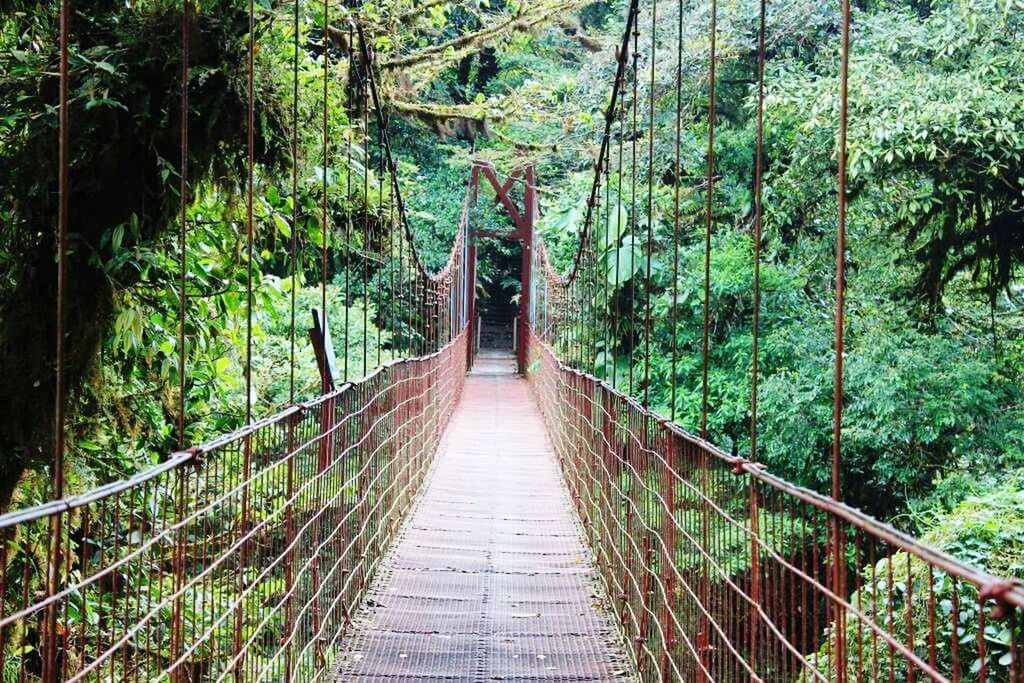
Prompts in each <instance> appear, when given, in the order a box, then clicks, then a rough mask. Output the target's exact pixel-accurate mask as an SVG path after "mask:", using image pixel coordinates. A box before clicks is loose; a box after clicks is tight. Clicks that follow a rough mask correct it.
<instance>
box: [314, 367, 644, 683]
mask: <svg viewBox="0 0 1024 683" xmlns="http://www.w3.org/2000/svg"><path fill="white" fill-rule="evenodd" d="M496 367H501V364H500V363H490V364H489V365H488V366H487V368H486V369H485V371H484V372H481V373H473V374H471V375H470V377H469V379H468V381H467V383H466V388H465V394H464V396H463V398H462V403H461V405H460V406H459V408H458V410H457V411H456V414H455V416H454V419H453V420H452V423H451V426H450V427H449V432H448V434H447V435H446V438H445V440H444V442H443V443H442V446H441V450H440V452H439V453H438V455H437V460H436V461H435V463H434V465H433V468H432V471H431V474H430V478H429V480H428V481H427V483H426V486H425V487H424V489H423V492H422V494H421V497H420V499H419V500H418V501H417V503H416V506H415V508H414V509H413V510H412V512H411V516H410V518H409V520H408V522H407V523H406V524H405V526H404V527H403V529H402V530H401V532H400V534H399V535H398V537H397V539H396V542H395V545H394V546H393V548H392V550H391V552H390V553H389V554H388V556H387V557H386V558H385V559H384V562H383V563H382V565H381V568H380V570H379V571H378V573H377V576H376V578H375V579H374V582H373V584H372V586H371V587H370V591H369V593H368V597H367V600H366V601H365V603H364V604H363V606H362V607H361V608H360V610H359V611H358V612H357V614H356V615H355V616H354V617H353V622H352V630H351V632H350V633H349V635H348V637H347V638H346V641H345V646H344V649H343V651H342V652H341V653H340V656H339V666H338V669H337V670H336V672H335V676H334V680H336V681H356V680H358V681H399V680H401V681H417V680H422V681H431V680H459V681H492V680H493V681H501V680H504V681H512V680H523V681H529V680H550V681H616V680H621V681H625V680H633V678H632V675H631V674H630V671H629V665H628V663H627V662H628V659H627V657H626V655H625V653H624V652H623V650H622V643H621V642H620V640H619V637H618V635H617V632H616V629H615V626H614V624H613V622H612V620H611V616H610V614H611V613H610V611H609V610H608V605H607V600H606V598H605V596H604V595H603V593H602V590H601V588H600V586H599V584H598V578H597V576H596V573H595V571H594V569H593V566H592V564H591V558H590V555H589V553H588V552H587V550H586V547H585V546H584V543H583V540H582V538H581V535H580V528H579V525H578V522H577V520H576V517H575V514H574V512H573V510H572V507H571V504H570V501H569V499H568V495H567V493H566V491H565V488H564V486H563V484H562V480H561V475H560V473H559V470H558V463H557V462H556V461H555V456H554V454H553V452H552V450H551V446H550V444H549V443H548V441H547V438H546V435H545V431H544V426H543V424H542V422H541V419H540V415H539V413H538V412H537V408H536V406H535V404H534V402H533V398H532V396H531V394H530V391H529V388H528V386H527V384H526V382H525V381H523V380H522V379H520V378H518V377H515V376H513V375H510V374H503V373H501V372H498V371H497V369H496ZM504 367H507V364H505V366H504Z"/></svg>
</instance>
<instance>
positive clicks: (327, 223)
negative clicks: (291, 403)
mask: <svg viewBox="0 0 1024 683" xmlns="http://www.w3.org/2000/svg"><path fill="white" fill-rule="evenodd" d="M329 12H330V4H329V1H328V0H324V4H323V13H324V30H323V33H324V34H323V46H324V92H323V103H324V106H323V111H322V120H321V129H322V130H321V132H322V134H323V140H322V145H323V149H322V153H323V159H324V162H323V166H324V167H323V173H322V175H321V180H322V182H323V186H322V188H321V190H322V191H321V193H320V211H321V213H322V214H323V219H322V220H323V226H322V230H323V234H322V235H321V236H320V241H321V243H322V250H321V264H320V268H321V271H322V275H321V278H320V279H321V282H320V316H321V322H322V323H323V326H324V334H325V335H326V334H327V333H328V324H329V321H328V320H327V277H328V272H327V270H328V269H327V249H328V246H327V244H328V243H327V236H328V234H329V233H330V230H331V218H330V213H329V208H328V205H327V169H328V167H329V166H330V157H329V154H330V150H329V142H328V135H329V132H328V128H329V122H328V111H327V107H328V103H327V97H328V95H329V94H330V93H329V91H328V83H329V81H330V68H331V42H330V40H329V39H328V35H329V31H330V16H329ZM325 367H326V365H325ZM326 380H327V377H326V376H325V377H324V386H323V391H325V392H326V391H327V389H328V386H327V383H326Z"/></svg>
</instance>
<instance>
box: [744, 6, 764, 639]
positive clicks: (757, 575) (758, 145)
mask: <svg viewBox="0 0 1024 683" xmlns="http://www.w3.org/2000/svg"><path fill="white" fill-rule="evenodd" d="M758 10H759V16H758V31H757V123H756V134H755V135H756V139H755V143H754V282H753V289H754V302H753V304H754V311H753V319H752V325H751V327H752V330H751V335H752V338H753V342H752V348H751V364H750V460H751V461H753V462H757V399H758V371H759V366H758V363H759V354H760V331H761V232H762V218H763V208H764V204H763V194H764V193H763V188H764V73H765V0H760V2H759V8H758ZM747 487H748V496H749V501H750V503H749V505H750V532H751V533H750V536H751V538H750V571H749V576H750V595H751V599H752V601H753V604H754V605H760V602H761V570H760V565H761V559H760V556H761V550H760V548H759V547H758V544H757V538H758V536H759V535H760V519H759V518H760V512H759V507H760V500H759V497H758V492H757V483H756V481H755V480H754V479H753V477H751V478H749V479H748V481H747ZM758 621H759V619H758V616H757V614H756V610H755V609H751V612H750V630H749V632H748V638H749V652H751V653H752V654H753V656H754V657H756V656H757V647H758V645H757V642H758Z"/></svg>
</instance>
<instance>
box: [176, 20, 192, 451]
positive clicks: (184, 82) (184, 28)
mask: <svg viewBox="0 0 1024 683" xmlns="http://www.w3.org/2000/svg"><path fill="white" fill-rule="evenodd" d="M190 4H191V3H190V0H182V6H181V168H180V173H179V179H180V184H179V187H178V195H179V197H180V200H181V216H180V225H179V229H178V258H179V261H178V288H179V289H178V425H177V426H178V448H184V447H185V369H186V365H187V363H188V351H187V350H186V349H185V324H186V323H187V322H188V321H187V319H186V316H187V315H188V292H187V291H186V289H185V286H186V277H187V268H188V266H187V263H186V260H187V256H188V253H187V249H188V245H187V244H186V239H187V222H186V221H187V220H188V203H189V202H188V195H189V188H188V116H189V104H188V94H189V93H188V81H189V47H190V45H189V43H190V41H191V36H190V29H191V27H190V26H189V23H190V21H191V17H190V12H189V6H190Z"/></svg>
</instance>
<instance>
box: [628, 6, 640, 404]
mask: <svg viewBox="0 0 1024 683" xmlns="http://www.w3.org/2000/svg"><path fill="white" fill-rule="evenodd" d="M639 81H640V22H637V23H636V26H635V27H634V29H633V102H632V104H631V107H632V110H633V111H632V123H631V134H630V136H629V137H630V147H631V150H632V161H631V162H630V165H629V179H630V187H631V189H630V197H629V226H630V227H629V370H628V371H629V375H628V386H629V391H628V393H629V395H631V396H632V395H633V365H634V363H633V354H634V353H635V352H636V242H637V238H636V228H637V220H636V166H637V162H636V138H637V128H636V116H637V106H638V103H637V99H638V98H637V94H638V83H639Z"/></svg>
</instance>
